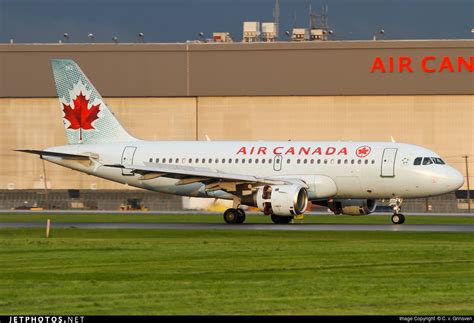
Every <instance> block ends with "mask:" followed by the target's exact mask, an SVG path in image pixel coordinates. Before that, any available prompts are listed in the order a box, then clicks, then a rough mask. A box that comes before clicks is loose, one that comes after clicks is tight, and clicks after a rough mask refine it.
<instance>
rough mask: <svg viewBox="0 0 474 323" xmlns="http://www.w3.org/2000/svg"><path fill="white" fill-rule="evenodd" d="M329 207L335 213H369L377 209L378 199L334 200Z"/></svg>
mask: <svg viewBox="0 0 474 323" xmlns="http://www.w3.org/2000/svg"><path fill="white" fill-rule="evenodd" d="M329 207H330V209H331V211H333V212H334V213H335V214H341V213H342V214H347V215H367V214H370V213H372V212H374V211H375V208H376V207H377V201H376V200H373V199H368V200H362V199H351V200H334V201H333V203H332V205H330V206H329Z"/></svg>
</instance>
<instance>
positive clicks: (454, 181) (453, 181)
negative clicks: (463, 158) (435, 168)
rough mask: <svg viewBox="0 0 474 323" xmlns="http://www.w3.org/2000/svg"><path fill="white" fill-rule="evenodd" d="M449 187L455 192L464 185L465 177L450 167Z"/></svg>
mask: <svg viewBox="0 0 474 323" xmlns="http://www.w3.org/2000/svg"><path fill="white" fill-rule="evenodd" d="M447 178H448V187H449V188H451V189H452V190H453V191H454V190H457V189H459V188H460V187H461V186H463V185H464V176H463V174H461V172H459V171H458V170H457V169H455V168H453V167H450V169H449V172H448V176H447Z"/></svg>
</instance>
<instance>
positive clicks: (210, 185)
mask: <svg viewBox="0 0 474 323" xmlns="http://www.w3.org/2000/svg"><path fill="white" fill-rule="evenodd" d="M104 166H107V167H116V168H122V169H128V170H130V171H131V173H132V174H140V175H141V176H142V177H141V178H140V179H141V180H147V179H153V178H157V177H170V178H177V179H179V180H180V181H179V182H178V183H177V185H184V184H190V183H195V182H202V183H205V184H206V189H214V190H216V189H223V190H226V191H230V192H231V191H234V190H235V189H232V187H235V185H239V184H252V186H261V185H265V184H273V185H278V184H280V185H281V184H289V183H292V184H293V183H295V181H299V182H300V183H301V184H303V185H305V186H306V184H305V183H303V182H301V181H300V180H297V179H295V180H291V179H286V178H285V179H279V178H261V177H256V176H252V175H241V174H232V173H226V172H221V171H218V170H214V169H210V168H201V167H191V166H183V165H160V166H155V165H153V166H139V165H127V166H124V165H119V164H116V165H104Z"/></svg>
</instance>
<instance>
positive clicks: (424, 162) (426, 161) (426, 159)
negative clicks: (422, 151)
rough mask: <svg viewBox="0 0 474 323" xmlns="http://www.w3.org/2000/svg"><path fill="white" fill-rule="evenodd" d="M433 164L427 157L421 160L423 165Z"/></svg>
mask: <svg viewBox="0 0 474 323" xmlns="http://www.w3.org/2000/svg"><path fill="white" fill-rule="evenodd" d="M431 164H433V161H432V160H431V158H429V157H425V158H423V165H431Z"/></svg>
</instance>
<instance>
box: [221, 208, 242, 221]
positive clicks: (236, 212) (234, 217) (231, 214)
mask: <svg viewBox="0 0 474 323" xmlns="http://www.w3.org/2000/svg"><path fill="white" fill-rule="evenodd" d="M224 221H225V222H226V223H228V224H241V223H244V221H245V211H244V210H242V209H240V208H235V209H234V208H232V209H227V210H226V211H225V212H224Z"/></svg>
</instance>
